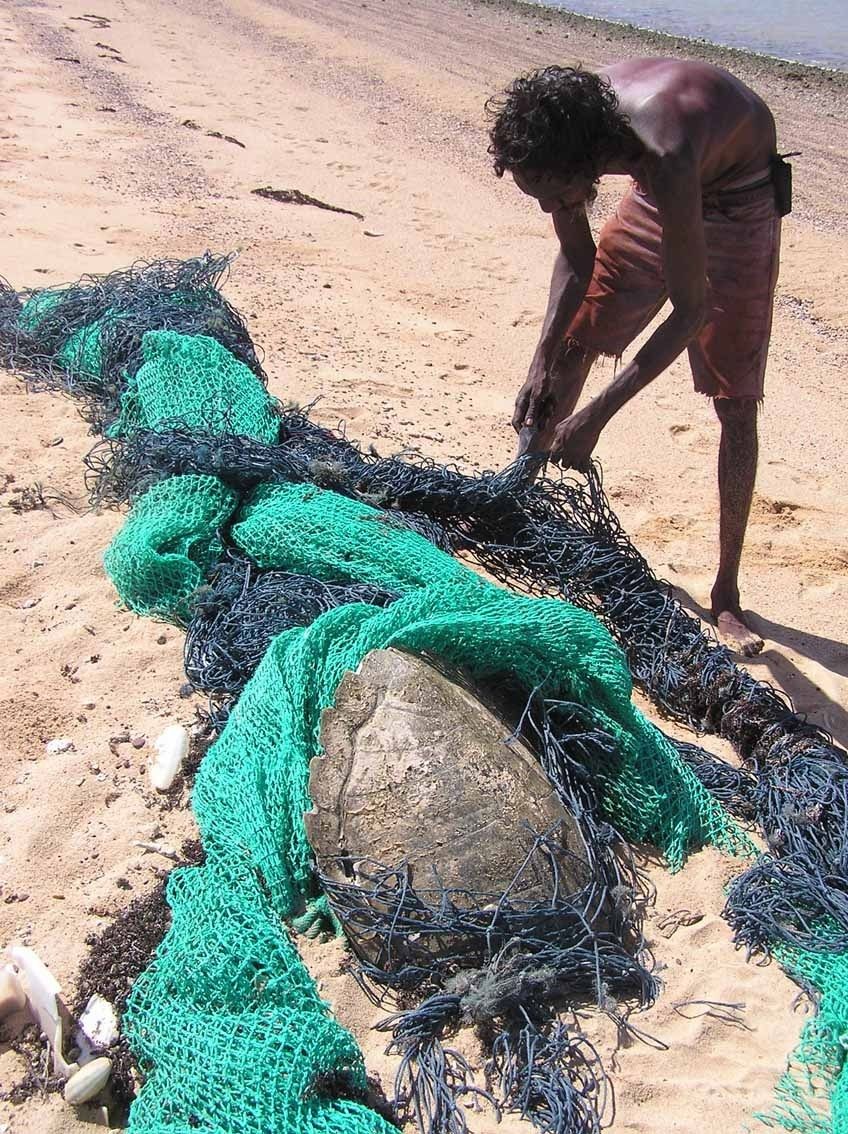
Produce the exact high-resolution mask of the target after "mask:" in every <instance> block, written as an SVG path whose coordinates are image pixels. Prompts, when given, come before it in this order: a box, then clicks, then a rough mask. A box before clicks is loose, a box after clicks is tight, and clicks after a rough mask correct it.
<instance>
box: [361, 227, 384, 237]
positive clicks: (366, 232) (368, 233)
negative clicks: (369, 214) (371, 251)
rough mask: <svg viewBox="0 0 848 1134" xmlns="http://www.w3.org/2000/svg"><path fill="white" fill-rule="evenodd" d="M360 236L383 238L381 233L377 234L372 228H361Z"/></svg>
mask: <svg viewBox="0 0 848 1134" xmlns="http://www.w3.org/2000/svg"><path fill="white" fill-rule="evenodd" d="M362 235H363V236H383V233H382V232H377V230H376V229H373V228H363V230H362Z"/></svg>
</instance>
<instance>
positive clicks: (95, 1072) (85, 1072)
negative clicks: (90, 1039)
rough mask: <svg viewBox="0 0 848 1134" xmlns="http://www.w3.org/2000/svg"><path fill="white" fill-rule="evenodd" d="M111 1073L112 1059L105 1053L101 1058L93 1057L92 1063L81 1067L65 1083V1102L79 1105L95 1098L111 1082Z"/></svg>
mask: <svg viewBox="0 0 848 1134" xmlns="http://www.w3.org/2000/svg"><path fill="white" fill-rule="evenodd" d="M111 1074H112V1060H111V1059H107V1057H106V1056H105V1055H101V1057H100V1058H99V1059H92V1061H91V1062H90V1063H86V1064H85V1065H84V1066H83V1067H80V1069H79V1071H77V1072H76V1073H75V1074H74V1075H71V1077H70V1079H68V1081H67V1083H65V1090H64V1092H63V1094H64V1098H65V1102H67V1103H70V1104H71V1106H79V1105H80V1103H84V1102H88V1101H89V1099H93V1098H94V1096H95V1095H99V1094H100V1092H101V1091H102V1090H103V1088H104V1087H105V1086H106V1084H107V1083H108V1082H109V1076H110V1075H111Z"/></svg>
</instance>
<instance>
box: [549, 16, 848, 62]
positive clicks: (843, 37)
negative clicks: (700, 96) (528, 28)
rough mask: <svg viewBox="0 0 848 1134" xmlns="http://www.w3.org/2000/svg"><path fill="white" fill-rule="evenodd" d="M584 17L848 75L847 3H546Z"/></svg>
mask: <svg viewBox="0 0 848 1134" xmlns="http://www.w3.org/2000/svg"><path fill="white" fill-rule="evenodd" d="M545 3H546V6H548V7H551V8H564V9H565V10H566V11H568V12H578V13H580V15H583V16H595V17H598V18H600V19H604V20H616V21H618V22H619V23H623V24H635V25H636V26H637V27H641V28H649V29H650V30H651V31H656V32H666V33H668V34H669V35H682V36H687V37H689V38H691V39H705V40H708V41H709V42H710V43H717V44H721V45H722V46H724V47H738V48H742V49H744V50H745V51H756V52H758V53H760V54H763V55H774V56H776V57H777V58H779V59H791V60H794V61H796V62H799V63H812V64H815V65H817V66H820V67H830V68H834V69H836V70H841V71H848V0H768V2H767V3H764V2H763V0H673V2H668V3H666V2H663V0H659V2H656V3H652V2H650V0H620V2H618V3H617V2H616V0H562V2H561V3H560V2H558V0H545Z"/></svg>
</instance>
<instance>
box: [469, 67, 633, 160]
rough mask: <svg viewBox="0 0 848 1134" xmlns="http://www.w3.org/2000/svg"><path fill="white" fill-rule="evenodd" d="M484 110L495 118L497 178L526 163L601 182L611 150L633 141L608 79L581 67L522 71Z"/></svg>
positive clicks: (492, 131) (493, 149)
mask: <svg viewBox="0 0 848 1134" xmlns="http://www.w3.org/2000/svg"><path fill="white" fill-rule="evenodd" d="M486 111H487V113H488V114H489V116H490V117H491V118H494V122H493V123H492V127H491V129H490V131H489V138H490V139H491V144H490V146H489V153H490V154H491V155H492V159H493V162H494V166H495V173H497V175H498V177H502V176H503V174H504V171H505V170H508V169H509V170H512V169H516V168H519V167H523V168H525V169H528V170H533V171H534V172H544V173H555V174H561V175H564V176H567V177H580V176H582V177H586V178H588V179H589V180H590V181H597V180H598V178H599V177H600V174H601V172H602V169H603V163H604V160H605V158H606V157H607V156H608V155H609V153H610V152H613V151H618V150H619V149H620V148H621V146H622V145H632V142H633V133H632V131H631V129H630V122H629V119H628V118H627V115H626V114H624V113H623V112H622V111H621V110H620V109H619V105H618V97H617V96H616V93H615V91H614V90H613V89H612V87H611V86H610V84H609V82H608V81H607V80H606V79H603V78H602V77H601V76H600V75H596V74H595V73H594V72H592V71H584V70H583V68H582V67H579V66H578V67H544V68H542V69H541V70H539V71H532V72H531V73H530V74H529V75H520V76H519V77H518V78H517V79H515V80H514V81H513V82H512V83H510V85H509V86H508V87H507V89H506V90H505V91H504V92H503V93H502V94H500V95H496V96H494V97H493V98H490V99H489V100H488V102H487V103H486Z"/></svg>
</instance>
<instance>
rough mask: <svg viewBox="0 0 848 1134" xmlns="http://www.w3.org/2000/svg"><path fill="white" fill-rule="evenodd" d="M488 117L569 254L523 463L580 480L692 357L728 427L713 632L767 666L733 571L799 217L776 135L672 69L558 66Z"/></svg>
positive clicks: (554, 284)
mask: <svg viewBox="0 0 848 1134" xmlns="http://www.w3.org/2000/svg"><path fill="white" fill-rule="evenodd" d="M489 105H490V112H491V113H492V115H493V117H494V123H493V125H492V128H491V132H490V137H491V145H490V147H489V152H490V153H491V154H492V157H493V159H494V166H495V171H496V172H497V174H498V176H502V175H503V173H504V171H506V170H508V171H509V172H510V173H511V174H512V177H513V179H514V181H515V184H516V185H517V186H518V188H519V189H521V190H522V192H524V193H527V194H529V195H530V196H531V197H534V198H536V199H537V200H538V202H539V205H540V207H541V208H542V210H543V211H544V212H546V213H550V214H551V219H552V221H553V227H554V230H555V232H556V235H557V237H558V239H559V245H560V247H559V251H558V253H557V257H556V261H555V263H554V269H553V277H552V280H551V288H550V296H549V299H548V308H547V312H546V314H545V318H544V323H543V326H542V333H541V337H540V339H539V345H538V347H537V348H536V352H535V354H534V356H533V361H532V363H531V366H530V372H529V375H528V377H527V381H526V382H525V384H524V385H523V386H522V388H521V390H520V392H519V394H518V397H517V399H516V403H515V415H514V418H513V425H514V427H515V429H516V430H517V431H518V432H519V437H520V441H519V451H520V452H523V451H526V450H527V449H529V448H533V449H536V450H541V451H545V452H549V453H550V454H551V457H552V459H554V460H557V461H559V462H561V463H563V464H567V465H572V466H578V465H581V464H583V463H584V462H586V461H587V460H588V459H589V456H590V455H591V453H592V450H593V449H594V448H595V445H596V444H597V441H598V437H599V435H600V433H601V430H602V429H603V428H604V426H605V425H606V424H607V422H608V421H609V420H610V419H611V418H612V417H613V415H614V414H616V413H617V412H618V411H619V410H620V409H621V407H622V406H623V405H625V403H626V402H628V401H629V400H630V399H631V398H632V397H633V396H634V394H637V393H638V392H639V391H640V390H642V389H644V387H645V386H647V385H648V383H649V382H652V381H653V380H654V379H655V378H656V377H657V376H658V375H659V374H661V373H662V372H663V371H664V370H665V369H666V367H667V366H669V364H670V363H671V362H673V361H674V359H675V358H677V356H678V355H679V354H680V353H681V351H682V350H683V349H684V347H686V348H688V352H689V361H690V365H691V368H692V373H693V376H694V380H695V389H696V390H698V391H700V392H701V393H703V394H706V395H707V396H708V397H710V398H712V399H713V400H714V401H713V404H714V406H715V410H716V414H717V416H718V419H719V422H720V423H721V444H720V448H719V458H718V483H719V499H720V524H719V528H720V556H719V565H718V573H717V575H716V580H715V585H714V586H713V589H712V596H711V598H712V611H713V616H714V618H715V620H716V625H717V628H718V632H719V636H720V637H721V638H722V639H723V640H724V641H725V642H726V643H727V644H728V645H729V646H730V647H731V648H733V649H735V650H737V651H739V652H741V653H743V654H747V655H751V654H754V653H757V652H758V651H759V650H760V649H762V645H763V643H762V640H761V639H760V638H759V637H757V635H756V634H755V633H753V631H752V630H751V629H750V628H749V627H748V626H747V625H746V623H745V619H744V617H743V614H742V610H741V607H740V604H739V588H738V572H739V562H740V559H741V555H742V544H743V540H744V537H745V529H746V526H747V522H748V514H749V511H750V507H751V499H752V496H753V491H754V479H755V475H756V469H757V407H758V402H759V401H760V400H761V399H762V396H763V375H764V371H765V364H766V355H767V353H768V343H769V336H770V332H771V316H772V300H773V295H774V286H775V282H776V279H777V269H778V258H779V246H780V216H781V215H782V214H783V213H784V212H786V211H788V203H786V202H785V197H786V195H787V192H788V187H787V185H786V182H785V176H786V174H787V172H788V167H787V166H786V165H785V163H782V162H781V160H780V159H779V158H777V156H776V148H775V126H774V119H773V118H772V115H771V113H770V111H769V109H768V107H767V106H766V104H765V103H764V102H763V101H762V99H760V98H759V97H758V96H757V95H756V94H754V92H753V91H751V90H749V89H748V88H747V87H746V86H745V85H744V84H743V83H741V82H740V81H739V80H738V79H736V78H734V77H733V76H732V75H730V74H729V73H728V72H727V71H723V70H721V69H719V68H717V67H712V66H709V65H707V64H705V63H697V62H688V61H683V60H677V59H634V60H630V61H628V62H625V63H618V64H616V65H615V66H612V67H609V68H607V69H606V71H605V72H604V74H603V75H596V74H593V73H592V72H589V71H584V70H582V69H580V68H570V67H546V68H545V69H544V70H542V71H537V72H535V73H534V74H532V75H529V76H526V77H522V78H518V79H516V80H515V81H514V82H513V83H512V84H511V86H510V87H509V88H508V89H507V90H506V92H504V95H503V96H502V97H501V98H499V99H497V100H492V102H490V104H489ZM606 173H618V174H622V173H623V174H629V175H630V176H631V177H632V178H633V182H634V184H633V186H632V188H631V189H630V190H629V191H628V192H627V193H626V194H625V196H624V198H623V199H622V201H621V203H620V204H619V207H618V211H617V213H616V215H615V217H613V218H612V219H611V220H610V221H609V222H608V223H607V224H606V225H605V227H604V229H603V231H602V232H601V235H600V240H599V242H598V247H597V249H596V247H595V243H594V240H593V238H592V234H591V232H590V229H589V223H588V220H587V217H586V205H587V204H588V203H590V202H591V201H592V200H593V199H594V196H595V193H596V187H597V182H598V180H599V178H600V177H602V176H603V175H604V174H606ZM666 299H670V300H671V311H670V313H669V314H668V316H667V318H665V319H664V320H663V322H661V323H660V324H659V326H658V327H657V328H656V330H655V331H654V332H653V334H652V335H651V336H650V338H649V339H648V340H647V342H646V343H645V345H644V346H643V347H642V348H641V349H640V350H639V351H638V352H637V354H636V356H635V357H634V358H633V360H632V361H631V362H629V363H628V364H627V365H626V366H624V367H623V368H622V369H621V370H620V371H619V372H618V373H617V375H616V377H615V378H614V380H613V381H612V382H611V383H610V384H609V385H608V386H607V387H606V388H605V389H604V390H603V391H602V392H601V393H600V394H599V395H598V396H597V397H595V398H593V399H592V400H591V401H590V402H589V403H588V404H587V405H585V406H584V407H583V408H582V409H581V410H580V411H579V412H577V413H575V412H574V411H575V407H576V405H577V401H578V398H579V397H580V393H581V390H582V389H583V385H584V383H585V381H586V377H587V375H588V373H589V369H590V367H591V365H592V363H593V362H594V361H595V359H596V358H597V357H598V355H599V354H606V355H612V356H614V357H618V356H620V355H621V354H622V352H623V351H624V350H625V349H626V347H627V346H628V345H629V344H630V343H631V342H632V340H633V339H634V338H635V337H636V336H637V335H638V334H639V333H640V332H641V331H642V330H644V328H645V327H646V326H647V325H648V324H649V323H650V321H651V320H652V319H653V318H654V316H655V315H656V314H657V312H658V311H659V310H660V308H661V307H662V305H663V303H664V302H665V300H666Z"/></svg>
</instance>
